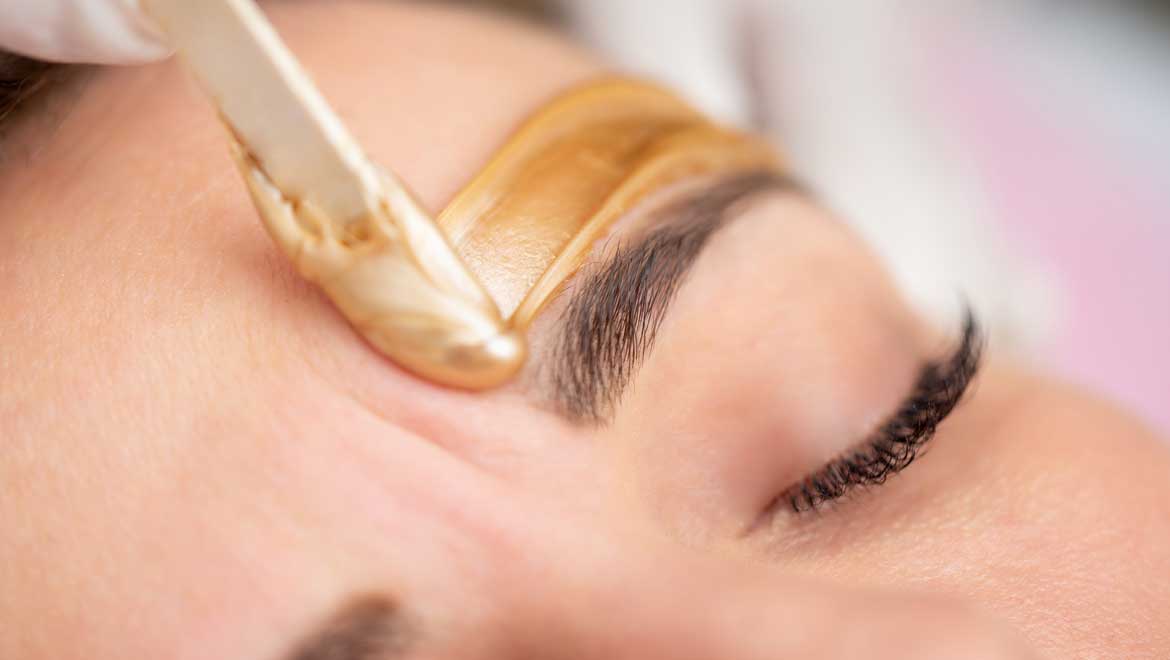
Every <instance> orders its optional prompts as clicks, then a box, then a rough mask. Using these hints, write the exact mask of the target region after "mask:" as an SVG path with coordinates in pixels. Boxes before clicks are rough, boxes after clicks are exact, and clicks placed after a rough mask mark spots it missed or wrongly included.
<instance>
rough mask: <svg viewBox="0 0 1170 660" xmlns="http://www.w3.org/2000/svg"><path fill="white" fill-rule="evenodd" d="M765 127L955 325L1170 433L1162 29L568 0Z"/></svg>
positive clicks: (1167, 129) (1075, 21) (880, 2)
mask: <svg viewBox="0 0 1170 660" xmlns="http://www.w3.org/2000/svg"><path fill="white" fill-rule="evenodd" d="M560 1H561V4H562V7H563V9H564V10H565V11H566V13H567V14H568V16H569V17H570V19H571V21H572V22H573V23H574V25H575V27H576V29H577V31H578V32H579V33H580V35H581V36H582V37H583V38H584V39H585V41H587V42H588V43H591V44H592V45H594V46H596V47H599V48H601V49H602V50H603V51H605V52H607V53H608V54H609V55H610V57H611V58H612V59H613V60H614V61H616V62H617V63H618V64H619V65H621V66H622V67H623V68H626V69H629V70H633V71H635V72H640V73H643V74H645V75H649V76H652V77H655V78H659V79H662V80H665V81H667V82H669V83H671V84H673V85H674V86H676V87H677V88H678V89H680V90H682V91H683V92H685V93H687V94H688V95H689V96H690V97H691V98H692V100H693V101H695V102H696V103H698V104H699V105H700V106H702V107H704V108H705V109H706V110H708V111H709V112H711V113H713V114H714V115H716V116H718V117H721V118H723V119H725V120H727V121H731V122H737V123H750V124H754V125H755V126H756V127H759V128H762V129H763V130H765V131H766V132H767V133H769V134H770V135H772V136H773V137H774V138H775V140H776V142H777V144H778V145H779V147H780V149H781V151H782V152H783V153H784V154H785V155H786V156H787V157H788V158H789V159H790V161H791V163H792V165H793V169H794V170H795V172H796V173H797V174H798V175H799V176H800V177H802V178H804V179H805V180H806V181H807V182H808V183H810V184H811V186H812V187H813V189H814V190H816V191H818V192H819V193H820V194H821V196H822V198H823V200H824V201H825V203H826V204H827V205H828V206H829V207H831V208H833V209H834V210H836V211H838V212H839V213H840V215H842V216H843V217H845V218H846V219H847V220H848V221H849V222H851V223H852V224H853V225H854V226H855V227H856V228H857V229H858V230H859V231H860V232H861V233H862V234H863V235H864V236H865V237H866V238H867V239H868V240H869V241H870V243H871V244H872V245H873V246H874V247H875V249H876V250H877V251H878V252H879V253H880V254H881V255H882V256H883V257H884V258H885V260H886V262H887V263H888V264H889V266H890V268H891V270H892V271H893V273H894V275H895V277H896V279H897V280H898V282H899V283H900V285H901V287H902V289H903V290H904V291H905V292H906V294H907V295H908V297H909V298H910V300H911V301H912V302H913V303H914V304H916V305H917V306H918V307H919V308H920V309H921V310H923V311H924V312H925V313H926V314H927V315H928V316H930V317H933V318H935V319H936V320H938V321H939V322H941V323H949V324H953V323H954V322H955V313H956V310H957V308H958V307H959V304H960V302H961V300H962V297H966V299H967V300H969V301H970V302H971V303H973V304H974V306H975V307H976V308H977V309H978V310H979V312H980V314H981V316H982V317H983V318H984V320H985V321H987V325H988V326H989V327H990V328H991V329H992V341H993V342H995V343H996V344H997V346H998V347H1000V348H1004V347H1012V348H1014V349H1015V350H1017V351H1020V352H1025V353H1028V354H1029V355H1032V356H1034V357H1036V358H1037V359H1040V360H1041V361H1044V362H1047V363H1048V364H1050V365H1051V366H1053V367H1054V368H1055V369H1056V370H1057V371H1059V372H1061V373H1063V374H1064V375H1066V376H1068V377H1070V378H1072V379H1073V380H1076V381H1079V382H1082V383H1085V384H1088V385H1091V386H1095V387H1098V388H1100V389H1105V390H1108V391H1110V392H1112V393H1113V394H1114V395H1115V396H1117V397H1118V398H1120V399H1122V400H1124V401H1126V402H1128V403H1130V404H1131V405H1133V406H1134V407H1136V408H1138V409H1140V410H1143V411H1144V412H1146V413H1147V415H1148V416H1149V417H1150V418H1152V419H1154V420H1156V421H1160V422H1162V423H1163V424H1164V425H1166V426H1167V427H1168V428H1170V375H1168V374H1170V348H1168V347H1167V346H1166V343H1165V337H1166V336H1170V258H1167V256H1166V255H1167V254H1170V120H1168V118H1170V84H1167V81H1170V38H1168V34H1170V31H1168V30H1167V27H1166V26H1165V25H1164V24H1157V23H1154V22H1152V21H1150V20H1148V18H1149V17H1148V16H1146V15H1143V14H1141V13H1140V12H1138V10H1136V9H1133V6H1132V5H1131V4H1129V3H1120V2H1114V1H1110V0H1085V1H1083V2H1067V0H949V1H947V2H938V1H936V0H866V1H865V2H860V1H859V2H848V1H846V2H816V1H810V0H641V1H639V2H628V1H627V0H560Z"/></svg>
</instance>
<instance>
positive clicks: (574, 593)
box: [0, 2, 1170, 660]
mask: <svg viewBox="0 0 1170 660" xmlns="http://www.w3.org/2000/svg"><path fill="white" fill-rule="evenodd" d="M270 15H271V16H272V18H273V20H274V22H275V23H276V25H277V27H278V29H279V30H280V31H281V33H282V35H283V36H284V37H285V39H286V40H287V41H288V43H289V44H290V46H291V47H292V48H293V50H294V52H296V53H297V55H298V56H299V57H300V58H301V59H302V61H303V62H304V64H305V65H306V67H307V68H308V69H309V71H310V72H311V73H312V74H313V75H314V76H315V78H316V79H317V80H318V83H319V85H320V86H321V88H322V91H323V92H324V93H325V95H326V97H327V98H329V99H330V100H331V102H332V103H333V104H334V106H335V107H336V108H337V109H338V111H339V112H340V114H341V115H342V117H343V118H344V119H345V120H346V121H347V123H348V125H349V126H350V128H351V129H352V130H353V131H354V132H355V134H356V135H357V137H358V139H359V141H361V143H362V144H363V145H364V146H365V147H366V149H367V150H368V151H369V153H370V154H371V155H372V156H373V157H374V159H375V160H378V161H380V162H383V163H385V164H387V165H389V166H390V167H392V168H394V169H395V170H396V171H398V172H399V173H401V174H402V175H403V177H404V178H405V179H406V180H408V181H409V182H410V184H411V185H412V187H413V188H414V189H415V190H416V191H417V192H418V193H419V195H420V197H421V198H422V200H423V201H424V202H425V203H427V204H428V205H429V206H430V207H431V208H434V209H437V208H441V207H442V205H443V204H444V203H446V201H447V200H449V199H450V197H451V196H452V195H453V194H454V193H455V191H456V190H458V188H459V186H460V185H461V184H462V183H463V182H464V181H466V180H467V179H468V178H470V176H471V175H472V174H473V173H474V172H475V171H476V168H477V167H479V166H480V164H481V163H483V162H484V161H485V160H486V159H487V158H488V157H489V155H490V154H491V152H492V151H493V149H495V148H496V147H497V146H498V145H499V144H500V143H501V142H502V141H503V140H504V139H505V137H506V136H507V134H508V132H509V130H510V129H511V128H512V127H513V126H514V125H515V124H516V122H518V121H519V120H520V119H521V118H522V117H523V116H525V115H526V114H527V113H529V112H531V111H532V110H533V109H535V108H536V107H538V106H539V105H540V104H541V103H542V102H544V101H545V100H547V99H548V98H550V97H551V96H552V95H553V94H555V93H556V92H558V91H560V90H563V89H564V88H566V87H567V86H570V85H571V84H573V83H575V82H579V81H581V80H585V79H587V78H589V77H592V76H595V75H598V74H600V73H602V70H601V69H600V68H599V65H598V64H597V63H596V62H594V61H593V60H591V59H590V58H588V57H587V56H585V55H582V54H581V53H579V52H577V51H575V50H573V49H571V48H570V47H568V46H566V45H564V44H562V43H560V42H559V41H557V40H555V39H553V38H551V37H549V36H546V35H543V34H541V33H539V32H537V31H534V30H531V29H527V28H520V27H517V26H513V25H510V24H507V23H503V22H499V21H496V20H493V19H487V18H484V17H479V16H474V15H469V14H461V13H455V12H450V11H445V10H439V9H434V8H426V7H420V6H399V5H389V4H377V3H370V4H361V3H353V4H350V3H338V2H330V3H295V4H282V5H276V6H273V7H271V8H270ZM323 26H327V29H323ZM55 107H57V108H58V111H56V112H54V113H52V114H51V115H49V116H48V117H47V118H43V119H40V120H34V121H32V122H30V123H28V124H27V125H26V126H24V127H23V128H22V130H21V132H20V133H21V134H20V135H19V136H18V139H17V140H15V141H12V142H10V143H9V144H8V145H6V150H7V153H8V156H7V158H6V160H5V161H4V162H3V164H2V165H0V208H2V209H3V213H2V218H0V300H3V301H4V304H5V307H6V309H7V313H6V314H4V315H3V316H2V317H0V344H2V345H3V347H4V351H3V354H2V356H0V439H2V445H0V484H2V491H0V493H2V494H0V521H3V533H2V534H0V585H3V587H2V588H0V657H3V658H22V659H24V660H38V659H49V658H54V659H60V658H86V659H87V660H106V659H111V660H112V659H114V658H175V659H179V660H196V659H204V658H233V659H234V658H239V659H241V660H252V659H263V660H268V659H272V660H277V659H279V658H282V657H285V656H286V655H287V654H290V653H292V652H293V649H294V648H295V647H296V646H297V644H298V643H300V641H301V640H304V639H306V638H307V637H309V636H311V635H312V634H313V631H314V630H316V629H317V628H319V627H320V626H321V625H323V623H324V622H325V621H326V620H328V619H329V617H331V616H332V615H333V614H334V613H335V612H336V611H338V610H339V609H341V608H342V607H344V606H345V604H346V603H350V602H353V601H354V599H355V598H357V599H360V598H362V597H366V596H375V597H379V598H382V597H384V598H385V599H388V601H389V602H391V603H392V604H393V605H392V606H393V607H395V608H397V609H396V612H397V613H398V617H399V618H397V619H396V623H395V628H394V630H395V631H396V633H395V634H396V635H398V637H399V638H400V639H401V641H402V646H403V647H404V648H406V649H407V650H406V651H404V652H403V653H402V654H401V656H402V657H407V658H464V659H474V658H484V659H495V658H500V659H503V658H526V657H540V658H573V659H578V658H579V659H582V660H584V659H586V658H589V659H593V658H650V657H663V658H666V657H670V658H713V657H719V658H728V659H739V658H752V659H754V658H784V657H800V658H809V657H832V658H845V657H877V658H881V657H890V658H910V657H923V658H1023V657H1032V655H1031V654H1032V653H1036V654H1038V655H1040V656H1042V657H1054V658H1074V657H1075V658H1163V657H1167V656H1168V655H1170V618H1168V617H1167V615H1166V613H1167V612H1168V611H1170V582H1168V581H1167V580H1166V579H1165V577H1164V576H1166V575H1170V451H1168V450H1167V447H1166V445H1165V444H1164V443H1163V442H1161V441H1160V440H1159V439H1158V438H1155V437H1154V436H1153V435H1152V434H1151V433H1150V432H1149V431H1148V430H1146V429H1145V428H1143V427H1142V426H1141V425H1140V424H1139V423H1137V422H1135V421H1133V420H1131V419H1130V418H1129V417H1127V416H1126V415H1125V414H1124V413H1121V412H1119V411H1117V410H1115V409H1113V408H1111V407H1110V406H1108V405H1106V404H1104V403H1101V402H1098V401H1097V400H1095V399H1094V398H1092V397H1091V396H1087V395H1085V394H1083V393H1080V392H1077V391H1074V390H1071V389H1069V388H1066V387H1064V386H1061V385H1058V384H1054V383H1051V382H1049V381H1047V380H1045V379H1043V378H1041V377H1038V376H1036V375H1033V374H1031V373H1030V372H1029V371H1028V370H1027V369H1025V368H1022V367H1019V366H1017V365H1015V364H1012V363H1011V362H1010V361H1009V360H1007V359H1006V358H1001V357H999V356H997V355H996V354H995V351H994V347H992V351H991V359H990V362H989V364H988V365H987V366H986V368H985V369H984V371H983V373H982V375H981V376H980V378H979V380H978V382H977V383H976V387H975V389H974V393H973V395H971V396H970V397H968V399H967V400H966V402H965V403H964V404H963V405H962V406H961V407H960V409H959V410H958V411H957V412H956V413H955V415H954V416H953V417H952V418H951V419H949V420H948V421H947V422H945V423H944V425H943V426H942V427H941V428H940V430H939V434H938V437H937V438H936V439H935V440H934V442H933V444H932V446H931V449H930V450H929V451H928V452H927V453H926V455H925V456H924V457H922V458H921V459H920V460H919V461H918V462H916V463H915V464H914V465H912V466H911V467H909V468H908V469H907V470H906V471H904V472H903V473H902V474H900V475H898V476H896V477H894V478H893V479H891V480H890V481H889V482H888V483H887V484H885V485H884V486H882V487H880V488H875V489H872V490H870V491H867V492H864V493H860V494H858V495H856V496H855V497H852V498H850V499H848V500H847V501H845V502H841V503H838V504H836V505H833V506H831V507H829V508H828V509H827V510H825V511H821V512H819V513H813V514H811V515H810V514H805V515H802V516H799V517H798V516H795V515H794V514H791V513H788V512H786V511H779V512H778V513H777V515H776V516H775V517H774V518H768V519H765V520H763V521H762V522H761V516H763V515H764V512H765V509H766V508H767V506H768V504H769V503H770V502H771V501H773V500H774V499H775V497H776V496H777V495H778V494H779V493H781V492H783V491H784V490H785V489H786V488H788V487H789V486H791V485H792V484H793V483H796V482H797V481H799V480H800V479H801V477H803V476H804V475H805V474H807V473H808V472H810V471H812V470H814V469H816V468H817V467H818V466H819V465H820V464H821V463H823V462H824V461H825V460H826V459H828V458H830V457H831V456H833V455H836V454H838V453H840V452H843V451H845V450H846V449H848V448H849V447H850V446H852V445H853V444H854V443H856V442H857V441H858V440H860V439H861V438H862V437H863V436H864V435H865V433H866V431H867V430H869V429H870V428H872V427H873V426H874V425H876V424H878V423H879V422H880V421H881V420H882V419H883V418H884V417H886V416H887V415H889V414H890V413H891V412H892V410H893V409H894V408H895V407H896V406H897V405H898V403H899V402H900V400H901V399H902V397H903V396H905V394H906V392H907V390H908V389H909V387H910V386H911V384H912V382H913V380H914V376H915V373H916V371H917V369H918V367H919V366H920V364H921V362H922V361H923V360H925V359H928V358H931V357H935V356H936V355H937V354H938V353H939V352H940V349H941V348H943V347H945V342H944V341H942V340H940V339H939V336H940V335H939V334H938V333H937V332H935V331H933V330H930V329H927V328H925V327H924V326H923V325H922V324H921V323H920V322H919V321H918V320H917V319H916V318H915V317H914V315H913V314H912V312H911V311H910V310H909V309H908V308H907V307H906V306H905V305H904V303H903V302H902V300H901V299H900V298H899V296H898V294H897V292H896V291H895V290H894V289H893V287H892V285H891V284H890V283H889V282H888V281H887V279H886V277H885V275H884V272H883V269H882V266H881V265H880V264H879V263H878V262H877V261H876V260H875V259H874V258H873V257H872V256H871V255H870V254H869V252H868V251H867V250H866V248H865V247H864V246H863V245H862V244H861V243H860V242H859V241H858V239H857V238H855V237H854V236H853V235H852V234H851V233H850V231H849V230H848V229H847V228H846V227H845V226H844V225H843V224H841V223H840V222H839V221H837V220H836V219H834V218H833V217H832V216H831V215H830V214H829V213H828V212H826V211H824V210H822V209H821V208H819V207H817V206H816V205H814V204H812V203H810V202H807V201H803V200H802V199H800V198H799V197H797V196H795V195H793V194H773V195H766V196H762V197H760V198H758V199H757V200H756V201H754V202H752V203H751V204H750V205H749V206H748V207H746V208H745V209H744V210H743V211H742V212H741V216H742V217H739V218H738V219H737V220H735V221H734V222H733V223H731V224H729V225H728V226H727V227H726V228H725V229H724V230H722V231H721V232H720V233H719V234H718V235H717V236H716V237H715V238H714V239H713V240H712V242H711V244H710V245H709V247H708V248H707V250H706V251H705V252H704V254H703V255H702V256H701V257H700V260H699V263H698V264H696V268H695V270H694V272H693V273H692V274H691V276H690V277H689V278H688V280H687V282H686V283H685V284H684V285H683V287H682V288H681V289H680V291H679V294H678V299H677V301H676V302H675V305H674V306H673V308H672V310H671V311H670V312H669V314H668V316H667V318H666V321H665V323H664V326H663V328H662V331H661V333H660V336H659V338H658V342H657V345H656V347H655V348H654V349H653V351H652V352H651V354H650V355H649V357H648V358H647V360H646V362H645V364H644V365H643V367H642V368H641V370H640V371H639V372H638V374H637V376H636V378H635V379H634V382H633V384H632V387H631V389H630V390H629V391H628V392H627V393H626V396H625V397H624V399H623V400H622V402H621V404H620V405H619V407H618V408H617V410H616V412H615V415H614V419H613V420H612V421H611V422H610V423H608V424H605V425H602V426H589V425H580V424H572V423H569V422H568V421H566V420H565V419H563V418H562V417H560V416H559V415H557V414H556V413H554V412H552V411H550V409H549V406H548V405H547V396H545V393H543V392H542V391H541V388H542V387H543V385H542V384H541V381H540V379H539V377H538V374H539V368H540V362H541V360H542V359H543V357H542V355H541V354H540V353H539V352H538V354H537V355H536V356H534V362H533V365H532V366H531V367H530V368H531V371H530V373H529V374H528V376H527V377H526V378H525V379H523V380H522V381H521V382H520V383H518V384H517V385H515V386H513V387H511V388H509V389H506V390H503V391H497V392H493V393H490V394H486V395H469V394H463V393H458V392H453V391H449V390H443V389H439V388H436V387H433V386H431V385H429V384H427V383H424V382H421V381H418V380H415V379H413V378H411V377H410V376H408V375H407V374H405V373H404V372H402V371H400V370H398V369H397V368H395V367H394V366H393V365H392V364H390V363H388V362H387V361H386V360H384V359H382V358H380V357H379V356H378V355H377V354H376V353H375V351H373V350H372V349H371V348H370V347H369V346H367V345H366V344H364V343H363V342H362V341H361V340H360V338H359V337H358V336H357V335H356V334H355V333H354V332H353V331H352V330H351V329H350V328H349V327H348V326H347V325H346V324H345V322H344V320H343V319H342V318H341V317H340V315H338V314H337V313H336V312H335V311H334V310H333V309H332V308H331V307H330V306H329V304H328V302H327V301H326V300H325V298H324V297H323V296H322V295H321V294H320V293H318V292H317V291H316V290H314V289H313V288H311V287H309V286H308V285H306V284H305V283H303V282H302V281H300V280H299V279H298V278H297V277H296V275H295V273H294V272H293V270H292V268H291V266H290V264H289V263H287V261H286V260H285V259H284V258H283V257H282V256H281V255H280V254H279V252H278V251H277V249H276V247H275V246H274V245H273V244H272V242H271V240H270V239H269V238H268V237H267V236H266V235H265V234H264V232H263V230H262V229H261V225H260V223H259V221H258V220H257V218H256V217H255V214H254V212H253V210H252V209H251V207H250V205H249V200H248V198H247V195H246V193H245V191H244V188H243V185H242V184H241V182H240V181H239V180H238V178H237V177H238V175H237V174H236V173H235V171H234V169H233V167H232V164H231V161H230V159H229V157H228V155H227V152H226V147H225V140H224V137H223V135H222V129H221V128H220V127H219V125H218V124H217V123H216V120H215V116H214V114H213V112H212V111H211V110H210V108H209V107H208V106H207V104H206V103H205V102H204V101H202V99H201V98H200V96H199V94H198V92H197V91H196V90H195V89H194V87H193V85H192V83H191V82H190V81H188V80H187V79H186V78H185V77H184V75H183V73H182V71H181V68H180V67H179V66H178V65H177V64H175V63H173V62H172V63H168V64H161V65H155V66H149V67H141V68H133V69H121V70H107V71H102V72H100V73H98V74H96V75H94V76H92V77H91V78H90V79H89V80H87V81H85V82H84V83H82V84H81V85H80V87H79V89H78V90H77V91H76V92H74V93H72V94H70V95H68V96H67V97H62V98H59V99H58V100H57V103H56V104H55ZM637 224H638V220H637V219H633V220H632V221H631V222H629V223H626V224H624V225H623V228H622V230H621V231H633V230H634V229H635V228H636V226H637ZM604 250H605V247H604V246H602V247H599V254H601V253H603V252H604ZM557 319H558V316H557V314H556V305H553V306H551V307H550V308H549V309H548V310H547V311H546V313H545V315H544V316H543V317H542V318H541V319H540V321H539V322H538V323H537V325H536V326H535V327H534V342H535V344H536V345H537V346H538V347H539V346H540V345H541V341H542V338H547V337H549V336H551V334H552V333H553V332H554V331H555V326H556V323H557V322H558V320H557ZM1025 647H1027V648H1030V649H1031V651H1029V650H1025ZM312 657H313V656H308V655H305V656H300V657H299V658H298V660H300V658H312ZM321 657H325V656H321ZM353 657H355V658H362V659H364V660H373V659H375V658H379V657H392V656H391V655H389V654H383V655H375V654H368V655H354V656H353ZM342 660H346V659H345V658H343V659H342Z"/></svg>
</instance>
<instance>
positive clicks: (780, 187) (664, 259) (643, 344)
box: [548, 171, 804, 424]
mask: <svg viewBox="0 0 1170 660" xmlns="http://www.w3.org/2000/svg"><path fill="white" fill-rule="evenodd" d="M778 191H779V192H804V188H803V186H801V185H800V184H799V183H798V182H797V181H796V180H795V179H792V178H790V177H787V176H784V175H781V174H777V173H775V172H770V171H769V172H754V173H750V174H744V175H740V176H737V177H734V178H731V179H726V180H723V181H720V182H718V183H716V184H714V185H713V186H711V187H709V188H707V189H705V190H704V191H702V192H700V193H698V194H695V195H690V196H688V197H686V198H684V199H682V200H681V201H678V202H675V203H673V204H670V205H669V206H667V207H665V208H663V209H661V210H660V211H658V212H656V213H654V216H655V217H662V218H664V219H667V221H665V222H661V223H657V224H656V225H655V226H654V228H653V229H651V230H649V231H648V232H647V233H646V234H645V235H643V236H641V237H639V238H637V239H635V240H634V241H633V242H631V243H629V244H624V245H618V247H617V248H616V249H614V250H613V251H612V254H611V255H609V256H607V257H605V258H603V259H602V260H600V261H599V262H598V263H596V264H594V265H592V266H587V267H586V268H585V270H583V271H582V273H581V274H580V275H579V276H578V277H577V279H576V281H575V282H574V283H573V284H571V285H570V286H571V289H570V293H569V296H570V298H569V302H568V304H567V306H566V307H565V311H564V312H563V314H562V316H561V323H560V324H559V329H558V332H557V336H556V337H555V339H554V340H553V342H552V347H551V350H550V359H549V361H548V369H549V380H550V381H551V388H552V398H553V402H554V405H555V406H556V407H557V408H558V409H559V410H560V412H561V413H562V414H564V415H565V416H566V417H568V418H569V419H571V420H573V421H578V422H586V423H595V424H596V423H603V422H604V421H605V420H606V419H608V418H609V417H610V416H611V415H612V413H613V411H614V408H615V407H616V406H617V404H618V403H619V402H620V400H621V397H622V394H623V392H624V391H625V389H626V387H627V386H628V385H629V382H630V380H631V379H632V378H633V376H634V374H635V373H636V372H637V370H638V368H639V367H640V366H641V364H642V362H643V360H644V359H645V358H646V356H647V355H648V354H649V352H650V350H651V348H652V347H653V345H654V340H655V337H656V335H657V333H658V330H659V328H660V327H661V325H662V321H663V319H664V318H665V317H666V313H667V311H668V310H669V308H670V304H671V302H672V301H673V300H674V297H675V294H676V293H677V292H678V289H679V287H680V286H681V284H682V283H683V282H684V281H685V279H686V276H687V273H689V272H690V270H691V268H692V266H693V265H694V263H695V262H696V261H697V260H698V258H699V255H700V254H702V252H703V248H704V247H705V246H706V245H707V243H708V242H709V241H710V239H711V237H712V236H713V235H715V233H716V232H718V231H719V229H721V228H722V227H724V226H725V225H726V224H727V223H728V221H729V220H731V219H733V218H736V217H739V215H740V214H739V213H737V211H738V210H739V209H740V207H741V205H742V204H743V203H744V202H746V201H747V200H749V199H750V198H752V197H754V196H756V195H758V194H760V193H764V192H778Z"/></svg>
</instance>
